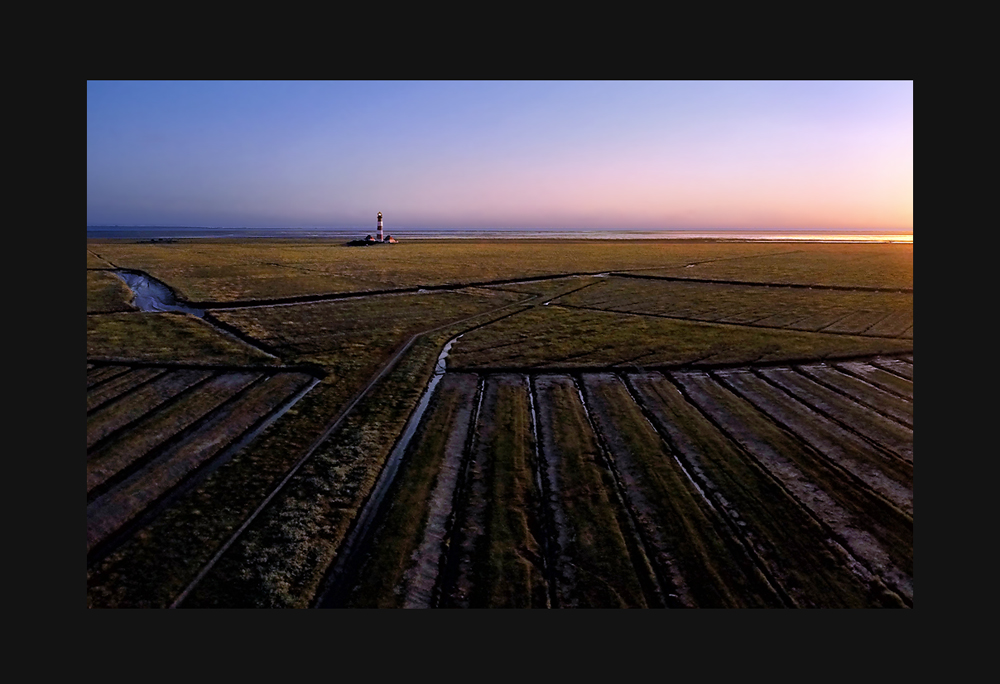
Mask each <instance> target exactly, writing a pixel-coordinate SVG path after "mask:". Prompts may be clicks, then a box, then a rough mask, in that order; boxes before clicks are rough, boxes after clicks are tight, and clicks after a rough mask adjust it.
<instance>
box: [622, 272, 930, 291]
mask: <svg viewBox="0 0 1000 684" xmlns="http://www.w3.org/2000/svg"><path fill="white" fill-rule="evenodd" d="M636 270H639V269H636ZM609 275H612V276H617V277H620V278H641V279H644V280H668V281H674V282H681V283H709V284H712V285H745V286H747V287H787V288H793V289H800V290H840V291H846V292H885V293H893V294H913V288H912V287H869V286H865V285H806V284H804V283H769V282H765V281H757V280H716V279H714V278H681V277H680V276H654V275H644V274H641V273H629V272H628V271H610V272H609Z"/></svg>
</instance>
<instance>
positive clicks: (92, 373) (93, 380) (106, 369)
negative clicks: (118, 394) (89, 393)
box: [87, 366, 132, 390]
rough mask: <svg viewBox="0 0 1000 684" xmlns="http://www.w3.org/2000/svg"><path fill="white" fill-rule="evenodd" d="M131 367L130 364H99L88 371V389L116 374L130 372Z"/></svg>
mask: <svg viewBox="0 0 1000 684" xmlns="http://www.w3.org/2000/svg"><path fill="white" fill-rule="evenodd" d="M130 370H132V369H131V368H129V367H128V366H98V367H97V368H93V369H91V370H89V371H87V389H88V390H89V389H90V388H91V387H93V386H94V385H96V384H98V383H100V382H104V381H105V380H109V379H110V378H113V377H115V376H116V375H121V374H123V373H128V372H129V371H130Z"/></svg>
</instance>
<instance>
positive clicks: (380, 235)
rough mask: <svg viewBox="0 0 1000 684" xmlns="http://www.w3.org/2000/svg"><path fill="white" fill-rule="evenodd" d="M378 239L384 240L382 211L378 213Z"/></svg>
mask: <svg viewBox="0 0 1000 684" xmlns="http://www.w3.org/2000/svg"><path fill="white" fill-rule="evenodd" d="M378 241H379V242H384V240H382V212H381V211H380V212H379V213H378Z"/></svg>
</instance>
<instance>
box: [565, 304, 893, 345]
mask: <svg viewBox="0 0 1000 684" xmlns="http://www.w3.org/2000/svg"><path fill="white" fill-rule="evenodd" d="M552 306H559V307H562V308H564V309H579V310H581V311H599V312H601V313H607V314H617V315H620V316H648V317H651V318H666V319H668V320H672V321H685V322H687V323H707V324H711V325H728V326H732V327H736V328H757V329H758V330H781V331H783V332H790V333H803V334H808V335H846V336H848V337H862V338H865V339H870V340H899V341H904V342H905V341H906V340H907V338H905V337H899V336H897V335H862V334H860V333H849V332H836V331H831V332H826V331H823V330H822V329H820V330H803V329H802V328H780V327H776V326H773V325H756V324H754V323H728V322H725V321H721V320H711V319H706V318H688V317H686V316H671V315H669V314H658V313H648V312H642V311H620V310H618V309H599V308H597V307H595V306H580V305H577V304H559V303H554V304H552ZM847 315H848V316H849V315H850V314H847ZM766 318H770V316H765V317H764V319H766ZM764 319H760V320H764ZM831 325H832V324H831ZM823 327H824V328H825V327H827V326H823ZM892 353H896V352H892ZM899 353H906V352H899ZM879 356H886V354H879Z"/></svg>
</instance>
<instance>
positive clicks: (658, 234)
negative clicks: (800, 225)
mask: <svg viewBox="0 0 1000 684" xmlns="http://www.w3.org/2000/svg"><path fill="white" fill-rule="evenodd" d="M375 234H376V229H374V228H372V227H367V228H222V227H214V228H212V227H205V228H198V227H172V226H87V238H88V239H90V238H93V239H101V238H121V239H132V240H136V239H138V240H152V239H156V240H165V239H179V238H187V239H191V238H202V239H206V238H215V239H219V238H238V239H239V238H245V239H252V238H288V239H302V238H325V239H330V240H359V239H363V238H364V237H365V236H366V235H375ZM385 235H386V236H388V235H392V236H393V237H394V238H396V239H397V240H441V239H451V240H530V239H541V240H669V239H673V240H698V239H701V240H718V241H727V242H728V241H735V242H744V241H758V242H789V241H802V242H862V243H870V242H890V243H910V244H912V243H913V233H902V232H898V233H892V232H884V231H878V232H876V231H846V230H845V231H815V230H814V231H794V230H660V231H656V230H544V229H539V230H523V229H511V230H484V229H478V228H469V229H464V230H463V229H458V228H450V229H426V228H413V229H406V228H398V229H393V230H391V231H389V230H386V231H385Z"/></svg>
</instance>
